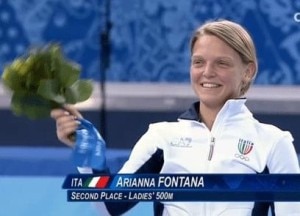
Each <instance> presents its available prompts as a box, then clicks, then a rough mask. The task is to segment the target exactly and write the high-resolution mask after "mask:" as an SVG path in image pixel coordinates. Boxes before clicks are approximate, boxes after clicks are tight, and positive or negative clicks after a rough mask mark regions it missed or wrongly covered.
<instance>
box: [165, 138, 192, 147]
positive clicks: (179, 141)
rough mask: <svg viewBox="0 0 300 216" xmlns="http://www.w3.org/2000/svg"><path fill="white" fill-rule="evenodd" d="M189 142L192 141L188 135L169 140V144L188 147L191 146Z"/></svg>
mask: <svg viewBox="0 0 300 216" xmlns="http://www.w3.org/2000/svg"><path fill="white" fill-rule="evenodd" d="M191 142H192V138H190V137H181V138H175V139H173V140H172V141H171V142H170V145H171V146H174V147H183V148H190V147H192V145H191Z"/></svg>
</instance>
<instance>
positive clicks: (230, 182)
mask: <svg viewBox="0 0 300 216" xmlns="http://www.w3.org/2000/svg"><path fill="white" fill-rule="evenodd" d="M63 189H68V191H67V195H68V201H163V200H164V201H300V174H142V175H136V174H116V175H86V174H79V175H69V176H67V177H66V179H65V181H64V183H63Z"/></svg>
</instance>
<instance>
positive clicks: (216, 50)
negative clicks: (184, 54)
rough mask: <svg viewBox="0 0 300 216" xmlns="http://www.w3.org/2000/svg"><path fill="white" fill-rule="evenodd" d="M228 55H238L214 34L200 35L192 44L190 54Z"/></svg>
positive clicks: (234, 56)
mask: <svg viewBox="0 0 300 216" xmlns="http://www.w3.org/2000/svg"><path fill="white" fill-rule="evenodd" d="M198 55H208V56H224V57H225V56H228V57H233V58H236V57H238V56H239V54H238V52H236V51H235V50H234V49H233V48H232V47H231V46H229V44H227V43H226V42H225V41H223V40H221V39H220V38H218V37H217V36H214V35H206V34H205V35H201V36H200V37H199V38H198V39H197V41H196V42H195V44H194V47H193V50H192V56H198Z"/></svg>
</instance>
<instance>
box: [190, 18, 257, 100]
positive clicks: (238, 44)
mask: <svg viewBox="0 0 300 216" xmlns="http://www.w3.org/2000/svg"><path fill="white" fill-rule="evenodd" d="M203 35H214V36H216V37H218V38H219V39H221V40H222V41H224V42H225V43H227V44H228V45H229V46H230V47H231V48H232V49H234V50H235V51H236V52H237V53H238V54H239V56H240V57H241V59H242V61H243V63H245V64H248V63H251V62H252V63H254V65H255V72H254V76H253V78H252V80H251V81H250V82H249V83H245V86H244V87H243V89H242V90H241V95H243V94H245V93H246V92H247V91H248V89H249V88H250V85H251V83H252V82H253V80H254V79H255V76H256V73H257V70H258V63H257V57H256V49H255V46H254V43H253V40H252V38H251V36H250V34H249V33H248V32H247V30H246V29H245V28H244V27H242V26H241V25H239V24H237V23H235V22H232V21H228V20H217V21H209V22H206V23H204V24H203V25H202V26H200V27H199V28H198V29H197V30H196V31H195V33H194V34H193V36H192V38H191V43H190V51H191V53H193V49H194V45H195V43H196V41H197V40H198V39H199V38H200V37H201V36H203Z"/></svg>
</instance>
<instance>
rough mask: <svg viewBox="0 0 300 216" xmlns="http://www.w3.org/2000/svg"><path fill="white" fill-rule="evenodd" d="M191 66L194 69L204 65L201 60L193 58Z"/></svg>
mask: <svg viewBox="0 0 300 216" xmlns="http://www.w3.org/2000/svg"><path fill="white" fill-rule="evenodd" d="M192 64H193V65H194V66H196V67H201V66H202V65H203V64H204V60H203V59H199V58H195V59H193V60H192Z"/></svg>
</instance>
